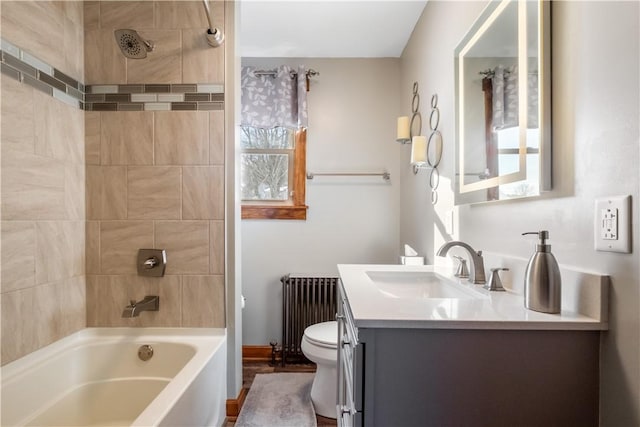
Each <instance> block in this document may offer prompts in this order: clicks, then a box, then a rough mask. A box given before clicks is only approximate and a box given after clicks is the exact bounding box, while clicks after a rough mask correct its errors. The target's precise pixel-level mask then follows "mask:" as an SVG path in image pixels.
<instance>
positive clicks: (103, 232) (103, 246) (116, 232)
mask: <svg viewBox="0 0 640 427" xmlns="http://www.w3.org/2000/svg"><path fill="white" fill-rule="evenodd" d="M153 228H154V227H153V222H152V221H102V222H101V223H100V272H101V273H102V274H137V271H138V270H137V267H136V260H137V256H138V249H141V248H153V247H154V246H153Z"/></svg>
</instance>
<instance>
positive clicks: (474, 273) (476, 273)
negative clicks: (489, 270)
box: [436, 240, 487, 285]
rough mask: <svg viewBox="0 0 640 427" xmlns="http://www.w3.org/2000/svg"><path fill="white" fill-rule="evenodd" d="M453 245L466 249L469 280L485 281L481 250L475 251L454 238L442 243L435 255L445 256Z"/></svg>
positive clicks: (476, 282) (477, 283) (475, 281)
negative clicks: (468, 260) (468, 261)
mask: <svg viewBox="0 0 640 427" xmlns="http://www.w3.org/2000/svg"><path fill="white" fill-rule="evenodd" d="M454 246H460V247H461V248H464V249H466V251H467V252H468V253H469V259H470V260H471V262H470V263H469V264H470V265H469V281H470V282H471V283H474V284H476V285H483V284H485V283H487V279H486V278H485V275H484V259H483V258H482V251H476V250H475V249H473V248H472V247H471V246H469V245H468V244H467V243H465V242H460V241H457V240H454V241H451V242H447V243H445V244H444V245H442V246H441V247H440V249H438V252H436V255H438V256H446V255H447V252H449V249H451V248H453V247H454Z"/></svg>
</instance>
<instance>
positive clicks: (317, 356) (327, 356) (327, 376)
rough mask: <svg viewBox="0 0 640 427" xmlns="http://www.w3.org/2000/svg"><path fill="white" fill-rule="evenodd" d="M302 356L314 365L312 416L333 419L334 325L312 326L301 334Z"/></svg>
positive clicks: (326, 323)
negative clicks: (313, 410) (313, 411)
mask: <svg viewBox="0 0 640 427" xmlns="http://www.w3.org/2000/svg"><path fill="white" fill-rule="evenodd" d="M300 347H301V349H302V352H303V353H304V355H305V356H306V357H307V359H309V360H311V361H312V362H314V363H315V364H316V365H317V368H316V375H315V378H314V379H313V385H312V386H311V401H312V402H313V407H314V409H315V411H316V414H318V415H321V416H323V417H327V418H334V419H335V418H336V391H337V388H338V386H337V382H338V376H337V363H338V350H337V349H338V322H335V321H333V322H323V323H316V324H315V325H311V326H309V327H308V328H307V329H305V330H304V336H303V337H302V344H301V345H300Z"/></svg>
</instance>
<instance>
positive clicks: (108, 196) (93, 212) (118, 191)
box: [86, 166, 127, 219]
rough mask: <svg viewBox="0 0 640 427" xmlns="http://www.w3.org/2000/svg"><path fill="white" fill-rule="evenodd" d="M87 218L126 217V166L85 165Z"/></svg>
mask: <svg viewBox="0 0 640 427" xmlns="http://www.w3.org/2000/svg"><path fill="white" fill-rule="evenodd" d="M86 186H87V219H127V168H126V166H87V179H86Z"/></svg>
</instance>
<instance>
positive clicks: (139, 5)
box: [100, 1, 153, 30]
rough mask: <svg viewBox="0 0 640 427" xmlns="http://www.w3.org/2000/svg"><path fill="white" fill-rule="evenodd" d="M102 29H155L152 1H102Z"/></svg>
mask: <svg viewBox="0 0 640 427" xmlns="http://www.w3.org/2000/svg"><path fill="white" fill-rule="evenodd" d="M100 27H101V28H107V29H110V30H114V29H117V28H135V29H140V28H153V2H152V1H102V2H100Z"/></svg>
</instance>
